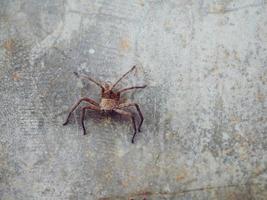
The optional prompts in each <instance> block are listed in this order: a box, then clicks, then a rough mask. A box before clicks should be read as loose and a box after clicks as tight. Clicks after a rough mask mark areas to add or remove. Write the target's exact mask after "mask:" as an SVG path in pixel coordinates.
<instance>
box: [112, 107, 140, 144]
mask: <svg viewBox="0 0 267 200" xmlns="http://www.w3.org/2000/svg"><path fill="white" fill-rule="evenodd" d="M114 111H115V112H117V113H119V114H121V115H124V116H127V117H131V118H132V123H133V127H134V135H133V137H132V143H134V137H135V135H136V124H135V119H134V116H133V114H132V113H130V112H126V111H124V110H121V109H114Z"/></svg>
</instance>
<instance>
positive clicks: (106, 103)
mask: <svg viewBox="0 0 267 200" xmlns="http://www.w3.org/2000/svg"><path fill="white" fill-rule="evenodd" d="M134 69H135V66H134V67H132V69H130V70H129V71H128V72H127V73H125V74H124V75H123V76H122V77H121V78H120V79H119V80H118V81H117V82H116V83H114V84H113V85H111V84H108V83H105V84H101V83H99V82H98V81H96V80H94V79H92V78H90V77H87V76H84V75H78V73H76V72H75V75H77V76H79V77H81V78H85V79H88V80H90V81H92V82H94V83H95V84H97V85H98V86H100V87H101V100H100V103H97V102H95V101H94V100H92V99H90V98H82V99H80V100H79V101H78V102H77V103H76V104H74V106H73V107H72V109H71V111H70V112H69V115H68V117H67V119H66V121H65V123H64V124H63V125H67V124H68V122H69V118H70V115H71V113H72V112H73V111H74V110H75V109H76V108H77V106H78V105H79V104H80V103H81V102H82V101H85V102H87V103H89V105H88V106H85V107H83V108H82V116H81V122H82V127H83V132H84V134H86V130H85V127H84V122H83V121H84V114H85V111H86V110H95V111H99V112H104V113H111V112H113V111H114V112H116V113H118V114H121V115H124V116H127V117H131V119H132V123H133V127H134V135H133V138H132V143H134V137H135V135H136V124H135V118H134V116H133V114H132V113H130V112H128V111H124V110H123V108H127V107H130V106H135V108H136V109H137V111H138V113H139V116H140V120H141V121H140V124H139V126H138V131H139V132H140V131H141V130H140V128H141V125H142V123H143V115H142V113H141V110H140V108H139V106H138V104H136V103H122V102H121V101H120V95H121V93H122V92H125V91H127V90H132V89H138V88H145V87H146V85H144V86H135V87H129V88H125V89H122V90H119V91H117V92H115V91H114V90H113V88H114V87H115V86H116V85H117V84H118V83H119V82H120V81H121V79H122V78H124V77H125V76H126V75H127V74H128V73H130V72H131V71H133V70H134Z"/></svg>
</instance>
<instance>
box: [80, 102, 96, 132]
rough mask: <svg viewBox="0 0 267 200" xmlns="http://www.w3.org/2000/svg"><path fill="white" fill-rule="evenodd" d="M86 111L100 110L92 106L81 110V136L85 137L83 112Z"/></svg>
mask: <svg viewBox="0 0 267 200" xmlns="http://www.w3.org/2000/svg"><path fill="white" fill-rule="evenodd" d="M86 110H97V111H98V110H100V108H99V107H98V106H93V105H90V106H86V107H83V108H82V115H81V123H82V128H83V134H84V135H85V134H86V130H85V127H84V116H85V111H86Z"/></svg>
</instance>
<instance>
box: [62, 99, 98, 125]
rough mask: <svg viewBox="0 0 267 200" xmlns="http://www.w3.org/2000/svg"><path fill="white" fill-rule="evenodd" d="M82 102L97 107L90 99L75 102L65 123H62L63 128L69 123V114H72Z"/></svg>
mask: <svg viewBox="0 0 267 200" xmlns="http://www.w3.org/2000/svg"><path fill="white" fill-rule="evenodd" d="M83 101H85V102H88V103H91V104H93V105H95V106H99V105H98V103H96V102H95V101H94V100H92V99H90V98H82V99H80V100H79V101H77V102H76V103H75V104H74V105H73V106H72V107H71V109H70V112H69V114H68V117H67V119H66V121H65V122H64V123H63V126H65V125H67V124H68V123H69V119H70V116H71V114H72V113H73V111H74V110H75V109H76V108H77V107H78V105H79V104H80V103H81V102H83Z"/></svg>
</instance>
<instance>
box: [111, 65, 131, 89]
mask: <svg viewBox="0 0 267 200" xmlns="http://www.w3.org/2000/svg"><path fill="white" fill-rule="evenodd" d="M135 67H136V66H133V67H132V68H131V69H130V70H129V71H127V72H126V73H125V74H123V75H122V76H121V77H120V78H119V80H117V81H116V82H115V83H114V84H113V85H112V86H111V90H112V89H113V88H114V87H115V86H116V85H117V84H118V83H119V82H120V81H121V80H122V79H123V78H124V77H125V76H127V75H128V74H129V73H130V72H132V71H133V70H134V69H135Z"/></svg>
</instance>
